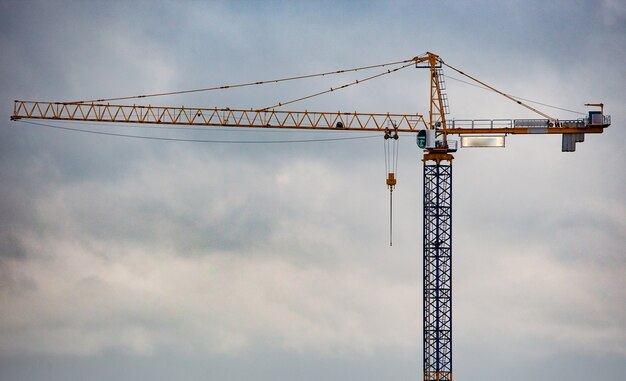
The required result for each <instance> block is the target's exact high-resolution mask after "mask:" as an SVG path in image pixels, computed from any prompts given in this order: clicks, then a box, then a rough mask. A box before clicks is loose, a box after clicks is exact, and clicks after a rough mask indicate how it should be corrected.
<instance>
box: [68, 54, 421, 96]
mask: <svg viewBox="0 0 626 381" xmlns="http://www.w3.org/2000/svg"><path fill="white" fill-rule="evenodd" d="M407 62H413V59H407V60H402V61H394V62H387V63H382V64H376V65H369V66H361V67H356V68H351V69H341V70H335V71H327V72H323V73H316V74H307V75H299V76H294V77H285V78H278V79H270V80H265V81H254V82H244V83H238V84H234V85H223V86H213V87H204V88H200V89H192V90H178V91H168V92H162V93H152V94H144V95H130V96H123V97H115V98H102V99H91V100H81V101H73V102H65V103H66V104H74V103H94V102H109V101H120V100H128V99H138V98H150V97H161V96H166V95H180V94H189V93H199V92H204V91H213V90H226V89H234V88H237V87H247V86H256V85H266V84H269V83H280V82H287V81H294V80H299V79H307V78H316V77H323V76H326V75H334V74H343V73H350V72H356V71H361V70H367V69H374V68H378V67H385V66H392V65H398V64H403V63H407Z"/></svg>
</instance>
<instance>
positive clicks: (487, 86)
mask: <svg viewBox="0 0 626 381" xmlns="http://www.w3.org/2000/svg"><path fill="white" fill-rule="evenodd" d="M439 62H441V64H442V65H446V66H447V67H449V68H450V69H452V70H454V71H456V72H457V73H459V74H461V75H464V76H466V77H467V78H469V79H471V80H472V81H474V82H477V83H480V84H481V85H483V86H485V87H486V88H488V89H489V90H492V91H495V92H496V93H498V94H500V95H502V96H503V97H505V98H507V99H509V100H511V101H513V102H515V103H517V104H518V105H520V106H523V107H526V108H527V109H529V110H530V111H532V112H535V113H537V114H539V115H541V116H543V117H544V118H546V119H548V120H550V121H552V122H554V121H556V118H553V117H551V116H550V115H548V114H545V113H543V112H541V111H539V110H537V109H536V108H534V107H531V106H529V105H527V104H526V103H524V102H522V101H521V100H519V99H515V97H512V96H511V95H508V94H506V93H504V92H502V91H500V90H498V89H496V88H495V87H493V86H489V85H488V84H486V83H484V82H482V81H480V80H478V79H476V78H474V77H472V76H471V75H469V74H467V73H464V72H463V71H461V70H459V69H457V68H455V67H453V66H450V65H448V64H447V63H445V62H444V61H443V60H441V59H440V60H439Z"/></svg>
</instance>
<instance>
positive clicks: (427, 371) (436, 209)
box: [423, 154, 452, 381]
mask: <svg viewBox="0 0 626 381" xmlns="http://www.w3.org/2000/svg"><path fill="white" fill-rule="evenodd" d="M423 275H424V279H423V280H424V319H423V321H424V373H423V374H424V381H450V380H452V156H451V155H446V156H444V155H442V154H435V155H433V154H426V155H424V274H423Z"/></svg>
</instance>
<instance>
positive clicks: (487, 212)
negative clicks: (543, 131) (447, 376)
mask: <svg viewBox="0 0 626 381" xmlns="http://www.w3.org/2000/svg"><path fill="white" fill-rule="evenodd" d="M433 3H434V2H416V1H390V2H358V1H344V2H342V1H325V2H313V1H307V2H296V1H294V2H291V1H268V2H254V1H250V2H243V1H242V2H238V1H233V2H207V3H206V4H205V3H204V2H191V1H190V2H175V1H171V2H169V1H133V2H130V1H107V2H104V1H101V2H78V1H76V2H70V1H7V0H2V1H0V49H1V52H2V53H1V54H0V105H1V106H2V107H0V180H1V181H0V380H3V381H4V380H72V379H84V380H111V379H116V380H137V379H154V380H171V379H181V380H220V381H221V380H228V381H231V380H232V381H236V380H253V379H254V380H277V379H279V380H355V379H359V380H387V379H392V378H393V379H397V380H417V379H420V377H421V375H420V372H421V351H422V344H421V334H422V332H421V315H422V312H421V308H422V304H421V293H422V285H421V279H420V277H421V272H422V262H421V261H422V260H421V245H422V237H421V231H422V217H421V216H422V208H421V197H422V179H421V177H422V174H421V162H420V155H421V152H420V150H419V149H418V148H417V147H416V145H415V143H414V137H413V136H410V135H407V136H402V137H401V138H400V158H399V170H398V178H399V180H398V186H397V189H396V191H395V192H394V205H395V210H394V216H395V222H394V226H395V229H394V230H395V231H394V246H393V247H389V245H388V213H389V210H388V192H387V190H386V186H385V181H384V180H385V173H384V171H385V170H384V156H383V139H382V137H380V138H379V137H375V138H369V139H363V140H351V141H335V142H319V143H305V144H274V145H272V144H209V143H189V142H172V141H155V140H145V139H131V138H123V137H115V136H103V135H94V134H86V133H79V132H72V131H66V130H59V129H54V128H50V127H44V126H37V125H32V124H27V123H23V122H20V123H17V122H10V121H9V117H10V114H11V112H12V107H13V103H12V102H13V100H14V99H36V100H50V101H67V100H76V99H90V98H101V97H114V96H123V95H134V94H144V93H150V92H158V91H167V90H180V89H192V88H198V87H207V86H214V85H224V84H231V83H238V82H247V81H258V80H265V79H272V78H278V77H284V76H290V75H300V74H309V73H315V72H320V71H328V70H336V69H342V68H350V67H356V66H362V65H369V64H376V63H382V62H388V61H394V60H399V59H405V58H410V57H413V56H415V55H417V54H420V53H423V52H425V51H433V52H436V53H438V54H440V55H441V57H442V58H443V59H444V60H446V61H447V62H448V63H450V64H451V65H453V66H456V67H459V68H462V69H464V70H465V71H466V72H468V73H471V74H473V75H475V76H476V77H478V78H480V79H482V80H484V81H486V82H488V83H490V84H493V85H494V86H496V87H499V88H501V89H503V90H506V91H508V92H510V93H511V94H514V95H517V96H520V97H524V98H528V99H531V100H535V101H538V102H542V103H545V104H549V105H555V106H559V107H562V108H565V109H570V110H576V111H580V112H585V111H586V109H585V107H584V106H583V104H584V103H586V102H598V101H602V102H604V103H605V104H606V112H607V113H608V114H611V116H612V120H613V125H612V126H611V127H610V128H608V129H607V130H606V131H605V133H604V134H602V135H590V136H587V137H586V141H585V142H584V143H582V144H579V145H578V147H577V152H575V153H567V154H566V153H561V152H560V148H561V141H560V137H558V136H528V137H525V136H513V137H509V138H508V139H507V148H506V149H482V150H480V149H476V150H470V149H465V150H462V151H459V152H458V153H457V154H456V159H455V161H454V220H453V221H454V222H453V223H454V240H453V244H454V372H455V374H456V376H455V378H458V379H460V380H491V379H501V378H503V377H505V378H506V379H508V380H528V379H538V378H548V377H553V378H557V379H568V380H588V379H591V378H596V379H600V378H607V379H622V378H624V377H626V280H625V277H626V238H625V237H626V218H625V217H624V216H626V202H625V201H624V191H625V190H626V176H625V175H624V169H623V166H624V163H626V155H625V154H624V142H625V141H626V140H625V138H626V132H624V129H623V125H622V121H623V120H624V119H625V118H626V112H625V110H624V108H623V107H624V105H625V104H626V97H625V95H624V89H625V87H626V86H625V85H626V69H625V66H624V62H626V2H624V1H621V0H605V1H524V2H516V1H510V2H501V1H476V2H471V5H468V4H469V2H465V1H445V2H441V3H443V5H433ZM374 73H375V72H371V74H374ZM425 74H426V73H425V72H424V71H421V70H417V69H405V70H403V71H400V72H398V73H396V74H393V75H391V76H386V77H384V78H381V79H377V80H375V81H370V82H368V83H364V84H362V85H360V86H356V87H354V88H351V89H347V90H345V91H342V92H337V93H333V94H331V95H329V96H325V97H321V98H315V99H312V100H310V101H308V102H302V103H297V104H294V105H291V106H292V107H291V109H301V110H304V109H308V110H322V111H323V110H326V111H336V110H342V111H354V110H356V111H362V112H397V113H417V112H419V113H427V110H428V104H427V96H428V88H427V85H428V82H427V77H426V75H425ZM448 74H450V75H451V77H455V75H454V73H448ZM359 77H361V73H357V74H351V75H347V76H345V77H340V78H335V77H332V78H324V79H311V80H306V81H301V82H298V83H293V84H288V85H287V84H286V85H272V86H267V87H260V88H254V89H239V90H232V91H227V92H211V93H196V94H191V95H187V96H178V97H168V98H156V99H150V100H146V102H150V103H152V104H162V105H186V106H201V107H214V106H219V107H222V106H223V107H226V106H228V107H233V108H235V107H240V108H250V107H264V106H268V105H270V104H273V103H275V102H278V101H283V100H287V99H290V98H293V97H297V96H302V95H306V94H309V93H313V92H317V91H320V90H323V89H326V88H328V87H329V86H334V85H338V84H342V83H345V82H348V81H351V80H354V79H357V78H359ZM447 85H448V96H449V99H450V106H451V117H454V118H457V119H463V118H512V117H520V118H533V117H536V116H535V115H533V114H532V113H529V112H528V111H526V110H524V109H520V108H519V107H518V106H516V105H514V104H512V103H511V102H509V101H507V100H503V99H500V97H498V96H496V95H493V94H492V93H489V92H487V91H484V90H482V89H479V88H476V87H472V86H468V85H466V84H464V83H461V82H459V81H455V80H454V79H453V78H448V80H447ZM542 110H544V111H546V112H547V113H549V114H552V115H554V116H555V117H558V118H561V119H567V118H578V117H580V116H581V115H580V114H576V113H572V112H568V111H563V110H558V109H553V108H547V107H543V108H542ZM53 125H55V126H66V127H67V126H69V127H73V128H82V129H89V130H97V131H103V132H107V133H117V134H132V135H141V136H157V137H167V138H177V139H202V140H262V139H272V140H281V139H282V140H291V139H312V138H316V139H317V138H333V137H338V136H346V135H345V133H344V134H343V135H342V134H339V135H337V133H334V134H333V133H323V134H319V133H318V134H313V133H306V134H305V133H302V132H297V131H292V132H285V131H266V130H264V131H262V132H258V131H222V130H218V131H216V130H180V129H163V128H152V129H147V128H138V127H128V126H115V125H107V126H103V125H97V124H70V123H64V124H58V123H56V124H53ZM348 136H354V134H350V133H348Z"/></svg>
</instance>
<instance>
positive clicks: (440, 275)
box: [11, 52, 611, 381]
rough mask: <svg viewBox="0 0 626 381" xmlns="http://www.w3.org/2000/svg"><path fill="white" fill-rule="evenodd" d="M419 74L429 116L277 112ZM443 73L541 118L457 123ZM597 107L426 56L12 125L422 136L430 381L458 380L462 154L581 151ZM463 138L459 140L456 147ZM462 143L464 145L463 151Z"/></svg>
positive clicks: (49, 107) (49, 112)
mask: <svg viewBox="0 0 626 381" xmlns="http://www.w3.org/2000/svg"><path fill="white" fill-rule="evenodd" d="M409 66H415V67H418V68H424V69H426V70H427V71H428V72H429V76H430V81H429V89H430V102H429V109H428V113H427V115H426V116H424V115H423V114H419V113H415V114H391V113H357V112H315V111H283V110H276V108H281V107H283V106H285V105H287V104H290V103H294V102H296V101H300V100H304V99H308V98H311V97H313V96H317V95H321V94H324V93H328V92H332V91H336V90H340V89H342V88H345V87H348V86H352V85H355V84H358V83H362V82H365V81H367V80H370V79H373V78H377V77H379V76H382V75H386V74H391V73H393V72H396V71H398V70H400V69H402V68H405V67H409ZM376 67H390V68H389V69H387V70H386V71H385V72H382V73H380V74H377V75H374V76H370V77H367V78H364V79H361V80H357V81H355V82H351V83H348V84H345V85H343V86H340V87H337V88H331V89H330V90H326V91H323V92H320V93H316V94H313V95H310V96H306V97H302V98H298V99H295V100H292V101H289V102H284V103H279V104H277V105H274V106H271V107H266V108H262V109H250V110H244V109H231V108H198V107H184V106H181V107H172V106H152V105H135V104H133V105H128V104H120V103H113V104H112V103H110V102H111V101H122V100H129V99H136V98H147V97H152V96H161V95H171V94H179V93H184V92H196V91H205V90H218V89H226V88H231V87H241V86H251V85H259V84H264V83H270V82H281V81H287V80H295V79H301V78H310V77H315V76H323V75H329V74H338V73H344V72H348V71H358V70H362V69H370V68H376ZM443 67H447V68H448V69H450V70H453V71H455V72H457V73H459V74H461V75H463V76H465V77H466V78H468V79H469V80H472V81H474V82H476V83H477V84H479V85H480V86H482V87H484V88H487V89H490V90H492V91H494V92H496V93H498V94H500V95H502V96H504V97H506V98H508V99H510V100H511V101H513V102H515V103H517V104H518V105H520V106H522V107H525V108H527V109H529V110H530V111H532V112H535V113H537V114H539V115H540V116H541V117H542V118H540V119H487V120H485V119H482V120H454V119H453V120H450V119H449V118H448V117H447V115H448V114H449V110H448V100H447V96H446V94H445V77H444V75H443ZM586 106H590V107H598V108H599V110H592V111H589V113H588V115H587V116H586V117H584V118H580V119H576V120H560V119H556V118H553V117H551V116H549V115H547V114H545V113H543V112H541V111H539V110H537V109H535V108H533V107H532V106H530V105H528V104H527V103H525V102H523V101H522V100H521V99H519V98H516V97H514V96H511V95H509V94H507V93H504V92H502V91H500V90H497V89H496V88H494V87H492V86H490V85H488V84H486V83H484V82H481V81H480V80H478V79H476V78H474V77H472V76H470V75H469V74H466V73H464V72H463V71H461V70H459V69H457V68H455V67H453V66H451V65H449V64H447V63H446V62H445V61H444V60H443V59H441V57H439V56H438V55H436V54H434V53H430V52H427V53H425V54H423V55H418V56H416V57H413V58H410V59H407V60H403V61H397V62H391V63H385V64H380V65H372V66H367V67H361V68H355V69H348V70H339V71H336V72H327V73H320V74H315V75H308V76H301V77H290V78H282V79H278V80H272V81H262V82H251V83H245V84H238V85H231V86H220V87H214V88H207V89H196V90H189V91H181V92H171V93H158V94H149V95H140V96H132V97H120V98H110V99H94V100H88V101H73V102H44V101H24V100H16V101H15V102H14V109H13V115H12V116H11V120H14V121H17V120H21V119H43V120H56V121H89V122H102V123H106V122H114V123H138V124H164V125H183V126H202V127H232V128H237V127H245V128H262V129H263V128H265V129H268V128H272V129H299V130H342V131H376V132H381V133H384V137H385V139H391V140H397V137H398V133H414V134H416V138H417V144H418V146H419V147H420V148H422V149H423V150H424V154H423V158H422V163H423V178H424V183H423V344H424V347H423V380H424V381H450V380H452V161H453V159H454V157H453V155H452V154H453V153H454V152H456V151H457V150H458V148H459V146H460V147H498V146H504V141H505V138H506V137H508V136H509V135H526V134H531V135H536V134H559V135H561V136H562V151H563V152H572V151H575V148H576V143H580V142H583V141H584V139H585V135H586V134H600V133H602V132H603V131H604V129H605V128H606V127H608V126H609V125H610V124H611V119H610V116H608V115H604V104H602V103H588V104H586ZM452 136H458V137H459V138H460V142H459V141H458V140H453V139H451V137H452ZM459 143H460V144H459ZM386 183H387V186H388V187H389V189H390V191H393V189H394V187H395V185H396V178H395V174H394V173H393V169H391V170H389V173H388V177H387V179H386Z"/></svg>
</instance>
